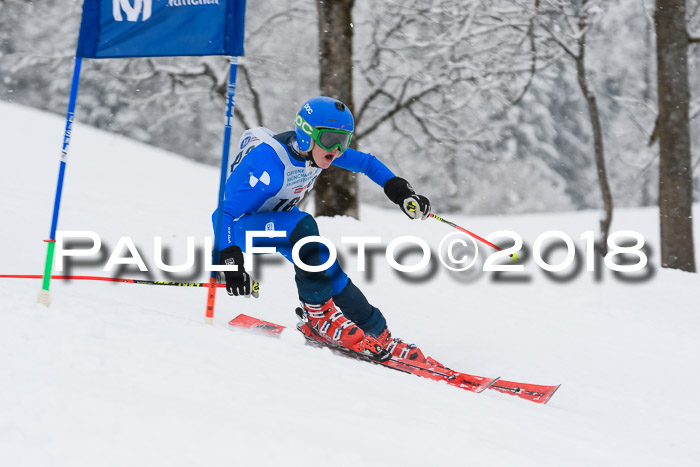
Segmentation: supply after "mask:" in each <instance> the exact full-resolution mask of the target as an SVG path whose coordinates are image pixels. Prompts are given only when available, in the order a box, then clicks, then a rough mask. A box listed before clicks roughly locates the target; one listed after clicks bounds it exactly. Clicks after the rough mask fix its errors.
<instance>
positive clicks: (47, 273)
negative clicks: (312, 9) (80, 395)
mask: <svg viewBox="0 0 700 467" xmlns="http://www.w3.org/2000/svg"><path fill="white" fill-rule="evenodd" d="M82 63H83V59H82V58H80V57H76V58H75V65H74V67H73V82H72V83H71V87H70V97H69V98H68V112H67V113H66V130H65V132H64V134H63V146H62V147H61V162H60V165H59V168H58V183H57V185H56V197H55V199H54V203H53V217H52V219H51V232H50V233H49V239H48V240H45V241H46V242H47V249H46V264H45V266H44V282H43V285H42V289H41V291H40V292H39V303H41V304H43V305H46V306H49V304H50V303H51V300H50V298H49V283H50V282H51V271H52V269H53V254H54V248H55V247H56V228H57V227H58V211H59V209H60V207H61V194H62V192H63V179H64V177H65V174H66V164H67V163H68V148H69V147H70V137H71V132H72V131H73V118H74V114H75V101H76V99H77V97H78V83H79V81H80V67H81V65H82Z"/></svg>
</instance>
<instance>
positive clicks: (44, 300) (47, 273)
mask: <svg viewBox="0 0 700 467" xmlns="http://www.w3.org/2000/svg"><path fill="white" fill-rule="evenodd" d="M46 243H47V244H48V246H47V248H46V266H45V267H44V282H43V284H42V286H41V291H40V292H39V298H38V300H37V301H38V302H39V303H41V304H42V305H44V306H47V307H48V306H49V305H51V299H50V298H49V285H50V282H51V270H52V269H53V252H54V249H55V248H56V240H53V239H52V240H46Z"/></svg>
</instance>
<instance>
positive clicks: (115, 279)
mask: <svg viewBox="0 0 700 467" xmlns="http://www.w3.org/2000/svg"><path fill="white" fill-rule="evenodd" d="M43 277H44V276H40V275H36V274H0V278H10V279H41V278H43ZM51 279H57V280H61V279H63V280H83V281H107V282H122V283H128V284H147V285H171V286H176V287H209V283H208V282H176V281H175V282H174V281H149V280H141V279H126V278H121V277H102V276H51ZM216 287H226V284H216Z"/></svg>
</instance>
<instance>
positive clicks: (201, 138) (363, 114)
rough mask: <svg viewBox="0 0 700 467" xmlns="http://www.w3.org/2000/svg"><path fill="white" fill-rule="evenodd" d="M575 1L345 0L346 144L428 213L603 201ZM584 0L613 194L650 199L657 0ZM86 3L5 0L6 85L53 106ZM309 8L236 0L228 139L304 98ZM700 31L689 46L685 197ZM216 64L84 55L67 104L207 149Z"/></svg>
mask: <svg viewBox="0 0 700 467" xmlns="http://www.w3.org/2000/svg"><path fill="white" fill-rule="evenodd" d="M576 3H577V2H571V1H566V2H563V1H544V0H543V1H539V0H511V1H500V0H496V1H476V0H469V1H467V0H464V1H445V0H421V1H415V0H410V1H402V2H392V1H382V2H378V1H371V0H356V1H355V4H354V8H353V10H352V15H353V16H352V20H353V33H354V42H353V47H354V50H353V62H354V69H353V88H354V89H353V98H354V113H355V116H356V127H357V129H356V137H355V143H356V144H357V147H358V148H359V149H361V150H363V151H367V152H371V153H373V154H375V155H376V156H378V157H379V158H380V159H382V160H384V161H385V162H386V163H387V164H388V165H389V166H390V167H391V168H392V169H394V171H395V172H397V173H398V174H399V175H402V176H404V177H405V178H407V179H409V180H411V181H412V182H413V184H414V186H416V188H417V189H418V191H420V192H422V193H425V194H426V195H428V196H429V197H430V199H431V201H432V203H433V206H434V207H435V210H436V211H437V212H440V213H449V212H460V213H467V214H495V213H521V212H543V211H563V210H580V209H592V208H601V207H602V206H603V201H602V198H601V190H600V186H599V184H598V176H597V170H596V164H595V160H594V147H593V136H592V130H591V120H590V118H589V113H588V110H587V107H586V101H585V99H584V96H583V94H582V92H581V89H580V87H579V85H578V83H577V75H576V64H575V62H574V60H572V59H571V57H570V55H568V54H567V53H566V49H567V47H570V48H573V47H575V45H576V40H577V38H578V37H580V35H579V34H578V33H577V31H578V29H577V27H578V23H577V18H576V16H575V14H576V9H575V8H574V7H572V6H571V5H576ZM588 4H589V5H588V8H587V9H586V13H587V15H588V17H587V21H588V24H589V26H588V29H587V30H586V62H585V64H586V73H587V76H588V79H589V84H590V85H591V90H592V91H593V92H594V93H595V95H596V98H597V102H598V107H599V110H600V117H601V120H602V127H603V138H604V144H605V158H606V164H607V170H608V177H609V181H610V187H611V191H612V196H613V199H614V202H615V206H616V207H630V206H647V205H655V204H657V202H658V143H655V144H654V143H650V142H651V139H652V138H651V135H652V133H653V130H654V126H655V120H656V116H657V107H658V105H657V96H656V70H655V69H656V56H655V46H656V44H655V31H654V21H653V13H654V11H653V10H654V2H653V0H606V1H589V2H588ZM686 5H687V26H688V30H689V31H696V32H697V31H700V1H696V0H688V1H687V3H686ZM81 7H82V0H41V1H27V0H0V63H1V64H2V66H1V67H0V73H1V75H0V96H1V97H0V99H2V100H5V101H10V102H15V103H19V104H24V105H30V106H33V107H37V108H40V109H44V110H49V111H51V112H55V113H57V114H65V109H66V105H67V100H68V94H69V88H70V80H71V74H72V71H73V66H72V65H73V57H74V52H75V47H76V44H77V38H78V27H79V22H80V14H81ZM317 15H318V12H317V5H316V2H315V1H314V0H291V1H286V2H279V1H278V0H255V1H248V5H247V13H246V25H247V26H246V28H247V30H246V55H245V57H244V58H243V59H242V64H241V66H240V67H239V74H238V81H237V89H236V107H235V110H236V120H235V123H234V135H235V136H234V142H235V141H237V135H238V134H240V132H241V131H242V130H243V129H245V128H248V127H253V126H258V125H263V126H267V127H269V128H271V129H273V130H274V131H285V130H288V129H292V122H293V117H294V114H295V113H296V111H297V110H298V108H299V107H300V105H301V104H302V103H303V102H304V101H305V100H306V99H308V98H309V97H311V96H314V95H317V94H319V53H318V43H319V31H318V16H317ZM696 35H697V34H696ZM698 47H700V45H699V44H698V43H692V44H690V50H689V54H688V66H689V68H688V76H689V79H690V89H691V96H692V101H691V106H690V117H691V138H692V150H693V157H692V161H693V179H694V196H695V199H696V200H697V199H698V198H699V197H700V183H698V182H699V181H700V180H698V179H699V178H700V170H698V165H700V164H699V162H700V154H699V153H698V151H699V149H698V148H699V146H700V144H699V140H698V139H699V138H700V128H698V114H699V113H700V92H697V91H698V90H700V87H699V85H700V73H698V71H699V70H698V68H699V65H700V51H699V50H698ZM227 73H228V60H227V58H225V57H204V58H158V59H128V60H126V59H124V60H89V61H87V62H85V63H84V64H83V71H82V75H81V84H80V92H79V98H78V101H77V111H76V118H77V120H79V121H81V122H84V123H87V124H90V125H93V126H96V127H99V128H103V129H106V130H109V131H112V132H115V133H120V134H124V135H126V136H129V137H132V138H135V139H137V140H140V141H143V142H147V143H149V144H152V145H155V146H159V147H162V148H165V149H167V150H170V151H173V152H176V153H179V154H181V155H183V156H184V157H188V158H192V159H195V160H198V161H203V162H206V163H209V164H212V165H218V164H219V161H220V159H221V145H222V130H223V120H224V106H225V94H226V80H227ZM37 136H40V135H37ZM47 137H48V136H47ZM59 143H60V140H59V139H58V138H57V141H56V147H57V152H58V150H59ZM234 144H235V143H234ZM16 156H21V155H16ZM162 176H163V177H167V167H164V168H163V175H162ZM360 183H361V185H360V186H361V187H364V186H365V184H366V183H370V184H371V182H369V181H366V180H364V177H361V178H360ZM367 188H369V185H368V186H367ZM377 194H378V192H377V191H376V188H372V189H361V190H360V199H361V200H362V201H363V202H369V203H376V204H379V205H384V204H387V203H388V201H386V200H385V199H384V197H383V196H377Z"/></svg>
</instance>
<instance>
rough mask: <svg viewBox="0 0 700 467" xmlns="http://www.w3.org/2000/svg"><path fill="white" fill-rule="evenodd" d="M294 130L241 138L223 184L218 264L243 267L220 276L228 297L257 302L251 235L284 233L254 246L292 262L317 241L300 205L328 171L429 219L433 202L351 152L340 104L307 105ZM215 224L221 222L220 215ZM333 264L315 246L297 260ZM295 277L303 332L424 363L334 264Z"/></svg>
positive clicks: (350, 123)
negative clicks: (347, 175)
mask: <svg viewBox="0 0 700 467" xmlns="http://www.w3.org/2000/svg"><path fill="white" fill-rule="evenodd" d="M295 127H296V128H295V130H294V131H287V132H284V133H280V134H276V135H275V134H273V133H272V132H271V131H270V130H268V129H266V128H255V129H252V130H247V131H246V132H245V133H244V134H243V136H242V137H241V143H240V152H239V153H238V154H237V156H236V158H235V160H234V162H233V164H232V166H231V172H230V175H229V177H228V180H227V183H226V188H225V200H224V204H223V221H222V222H221V227H220V230H219V232H218V234H219V235H218V238H219V250H220V252H221V253H220V256H219V264H222V265H236V266H237V267H238V271H236V272H231V271H225V272H220V273H219V281H220V282H222V283H223V282H225V283H226V290H227V292H228V294H229V295H235V296H239V295H243V296H246V297H249V296H250V295H251V293H252V294H253V296H257V283H256V282H255V280H254V279H253V277H252V276H251V275H250V274H249V273H247V272H246V271H245V264H244V257H243V251H245V245H246V231H262V230H268V231H269V230H275V231H284V232H286V234H285V236H284V237H281V238H280V237H276V238H266V237H262V238H261V237H257V238H256V239H255V244H256V245H255V246H274V247H275V248H276V250H277V251H278V252H279V253H281V254H282V255H283V256H284V257H285V258H287V259H288V260H289V261H292V262H294V261H293V259H292V249H293V247H294V245H295V244H296V243H297V242H299V241H301V240H302V239H304V238H306V237H309V236H318V235H319V230H318V225H317V224H316V221H315V219H314V218H313V216H311V215H310V214H308V213H305V212H303V211H301V210H300V209H299V208H298V207H297V203H298V202H299V201H300V200H301V199H302V198H303V196H304V195H305V194H306V193H308V192H309V191H310V190H311V188H312V187H313V184H314V181H315V180H316V178H317V177H318V176H319V175H320V173H321V171H322V170H324V169H327V168H329V167H330V166H331V165H335V166H337V167H341V168H343V169H347V170H351V171H353V172H362V173H364V174H365V175H367V176H368V177H369V178H370V179H371V180H372V181H374V182H375V183H376V184H377V185H379V186H380V187H383V188H384V193H385V194H386V196H387V197H388V198H389V199H390V200H391V201H393V202H394V203H396V204H397V205H398V206H399V207H400V208H401V210H402V211H403V212H404V213H405V214H406V215H407V216H408V217H409V218H411V219H422V220H424V219H426V218H427V217H428V214H429V212H430V201H429V200H428V198H426V197H425V196H422V195H419V194H416V193H415V192H414V190H413V188H412V187H411V185H410V184H409V183H408V182H407V181H406V180H404V179H403V178H400V177H397V176H395V175H394V174H393V173H392V172H391V170H389V169H388V168H387V167H386V166H385V165H384V164H383V163H382V162H380V161H379V159H377V158H376V157H374V156H373V155H371V154H368V153H364V152H360V151H357V150H355V149H352V148H350V147H349V146H350V140H351V139H352V134H353V131H354V119H353V116H352V113H351V112H350V110H349V109H348V108H347V106H346V105H345V104H343V103H342V102H340V101H338V100H336V99H332V98H330V97H323V96H321V97H314V98H312V99H310V100H308V101H307V102H305V103H304V105H302V107H301V109H300V110H299V113H298V114H297V115H296V121H295ZM213 217H214V219H216V212H215V213H214V216H213ZM214 223H215V225H216V220H214ZM328 257H329V251H328V249H327V248H326V247H325V245H323V244H322V243H318V242H309V243H306V244H305V245H303V246H302V247H301V248H300V250H299V259H300V260H301V261H302V262H303V263H304V264H306V265H308V266H319V265H322V264H325V263H326V260H327V259H328ZM294 270H295V280H296V285H297V290H298V295H299V300H300V301H301V304H302V307H303V310H304V311H305V314H306V317H307V323H305V324H304V325H303V326H302V327H301V328H300V330H301V331H302V332H304V333H305V334H306V335H307V336H311V335H312V334H313V335H314V336H315V337H317V338H320V339H323V340H325V341H327V342H330V343H331V344H335V345H340V346H343V347H345V348H347V349H351V350H353V351H356V352H364V353H367V352H370V353H373V354H375V355H377V354H381V355H384V356H388V355H394V356H397V357H401V358H409V359H411V360H416V361H420V362H426V357H425V356H424V355H423V352H422V351H421V350H420V349H419V348H418V347H416V346H415V345H413V344H406V343H405V342H402V341H401V340H400V339H396V338H393V337H392V336H391V332H390V331H389V329H388V327H387V324H386V319H385V318H384V316H383V315H382V313H381V312H380V311H379V309H377V308H376V307H374V306H372V305H371V304H370V303H369V302H368V301H367V298H365V296H364V295H363V293H362V292H361V291H360V289H359V288H357V286H355V284H353V282H352V281H351V280H350V278H349V277H348V276H347V275H346V274H345V273H344V272H343V271H342V269H341V268H340V266H339V265H338V262H337V260H336V261H335V262H334V263H333V264H332V265H331V266H330V267H329V268H328V269H327V270H325V271H321V272H309V271H306V270H304V269H302V268H300V267H299V266H297V265H296V264H295V265H294ZM336 307H338V308H339V309H338V308H336ZM430 361H433V360H432V359H430Z"/></svg>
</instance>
